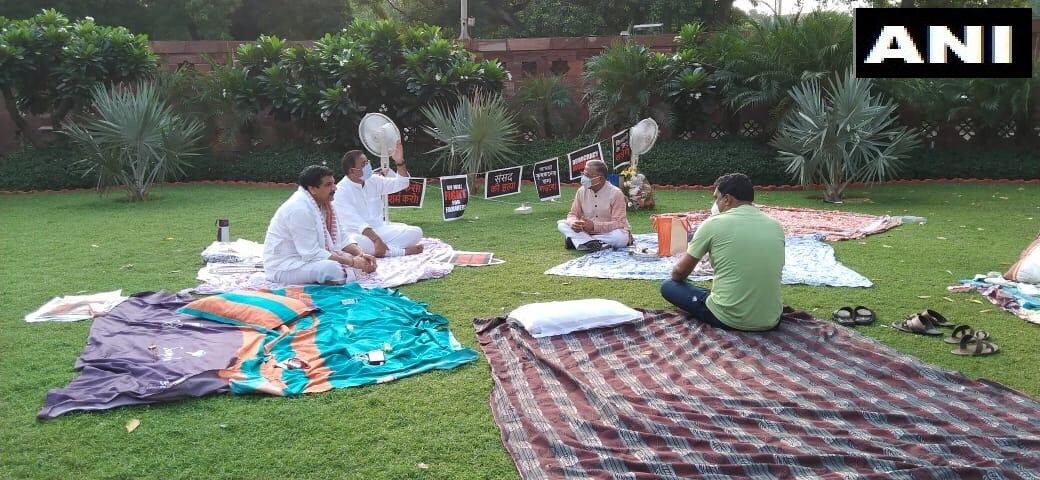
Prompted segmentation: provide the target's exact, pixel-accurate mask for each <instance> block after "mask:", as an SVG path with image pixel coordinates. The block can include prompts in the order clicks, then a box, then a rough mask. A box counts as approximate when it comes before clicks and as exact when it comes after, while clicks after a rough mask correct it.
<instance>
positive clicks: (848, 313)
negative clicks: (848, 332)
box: [831, 307, 856, 327]
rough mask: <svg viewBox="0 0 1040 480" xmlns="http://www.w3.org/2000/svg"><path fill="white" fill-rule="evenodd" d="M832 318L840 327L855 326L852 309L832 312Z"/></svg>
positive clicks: (846, 308)
mask: <svg viewBox="0 0 1040 480" xmlns="http://www.w3.org/2000/svg"><path fill="white" fill-rule="evenodd" d="M831 316H833V317H834V321H836V322H838V324H840V325H845V326H846V327H851V326H853V325H855V324H856V321H855V314H854V313H853V312H852V307H841V308H839V309H837V310H835V311H834V313H833V314H832V315H831Z"/></svg>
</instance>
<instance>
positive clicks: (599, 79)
mask: <svg viewBox="0 0 1040 480" xmlns="http://www.w3.org/2000/svg"><path fill="white" fill-rule="evenodd" d="M667 62H668V57H666V56H665V55H664V54H662V53H654V52H651V51H649V50H648V49H647V48H646V47H644V46H642V45H639V44H636V43H632V42H618V43H614V44H613V45H611V46H610V47H609V48H607V49H606V51H604V52H603V53H601V54H599V55H597V56H595V57H593V58H591V59H589V60H588V62H587V63H586V64H585V80H586V81H587V82H588V83H589V85H590V88H589V90H588V92H587V93H586V95H585V100H586V101H587V102H588V105H589V123H588V125H589V126H593V127H594V128H597V129H605V130H610V131H615V130H617V129H618V128H620V127H622V126H628V125H632V124H634V123H636V122H637V121H639V120H640V119H642V118H645V117H648V116H649V117H653V118H654V120H657V122H658V123H660V124H664V125H668V124H671V114H670V112H669V109H668V104H667V102H665V101H663V99H662V98H661V96H660V92H661V89H662V85H663V84H664V81H665V76H666V72H665V70H666V66H667Z"/></svg>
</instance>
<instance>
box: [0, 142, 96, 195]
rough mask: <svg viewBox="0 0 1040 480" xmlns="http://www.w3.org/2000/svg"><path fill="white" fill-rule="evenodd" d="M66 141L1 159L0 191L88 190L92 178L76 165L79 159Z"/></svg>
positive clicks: (92, 184) (19, 152) (26, 149)
mask: <svg viewBox="0 0 1040 480" xmlns="http://www.w3.org/2000/svg"><path fill="white" fill-rule="evenodd" d="M70 152H74V149H73V147H72V146H71V145H69V144H68V142H67V141H65V140H59V142H58V143H56V144H54V145H50V146H46V147H27V148H25V149H22V150H20V151H17V152H14V153H10V154H7V155H5V156H3V157H0V190H3V191H25V190H61V189H65V188H89V187H93V186H94V181H93V179H92V178H89V177H85V176H83V170H84V169H83V167H82V166H81V165H77V164H76V163H77V162H78V161H79V160H80V158H81V157H80V156H78V155H75V154H72V153H70Z"/></svg>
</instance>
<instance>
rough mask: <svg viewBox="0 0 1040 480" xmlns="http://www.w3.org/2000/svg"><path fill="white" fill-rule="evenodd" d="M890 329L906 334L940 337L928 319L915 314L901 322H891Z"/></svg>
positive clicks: (939, 333)
mask: <svg viewBox="0 0 1040 480" xmlns="http://www.w3.org/2000/svg"><path fill="white" fill-rule="evenodd" d="M892 328H894V329H896V330H900V331H903V332H907V333H916V334H918V335H930V336H936V335H942V332H940V331H939V330H938V329H936V328H935V325H933V324H932V322H931V320H929V319H928V317H926V316H923V315H921V314H920V313H915V314H913V315H910V316H909V317H907V318H906V320H903V321H902V322H892Z"/></svg>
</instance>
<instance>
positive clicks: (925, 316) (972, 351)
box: [892, 309, 1000, 356]
mask: <svg viewBox="0 0 1040 480" xmlns="http://www.w3.org/2000/svg"><path fill="white" fill-rule="evenodd" d="M936 327H943V328H951V327H952V328H953V332H952V333H951V334H950V336H949V337H946V338H944V339H943V341H944V342H946V343H949V344H951V345H958V347H959V348H956V349H954V350H950V353H952V354H954V355H964V356H981V355H992V354H994V353H997V352H998V351H999V350H1000V347H998V346H997V345H996V344H994V343H992V342H990V341H989V333H988V332H986V331H984V330H979V331H975V330H973V329H972V328H971V327H969V326H967V325H960V326H956V327H955V326H954V324H953V323H952V322H950V321H949V320H946V317H944V316H942V314H940V313H939V312H936V311H935V310H930V309H929V310H925V311H923V312H920V313H915V314H913V315H910V316H909V317H907V318H906V319H904V320H903V321H902V322H893V323H892V328H894V329H896V330H900V331H903V332H907V333H914V334H917V335H928V336H941V335H942V334H943V332H942V331H941V330H939V329H938V328H936Z"/></svg>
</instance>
